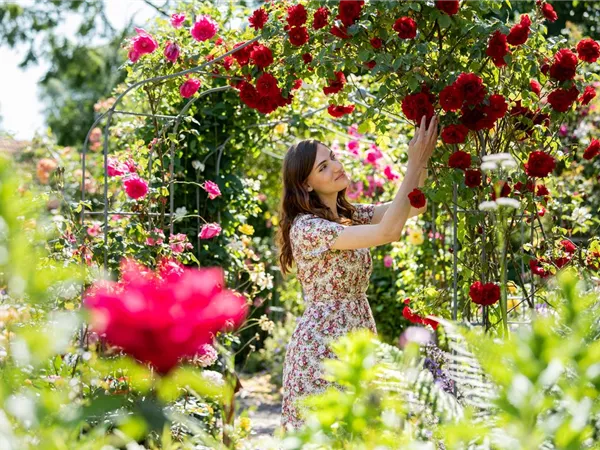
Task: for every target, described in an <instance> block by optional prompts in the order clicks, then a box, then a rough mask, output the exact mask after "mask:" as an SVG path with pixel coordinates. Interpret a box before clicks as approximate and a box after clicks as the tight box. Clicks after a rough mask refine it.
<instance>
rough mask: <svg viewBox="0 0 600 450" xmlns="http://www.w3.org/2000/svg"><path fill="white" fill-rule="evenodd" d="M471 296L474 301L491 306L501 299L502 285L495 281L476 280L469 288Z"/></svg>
mask: <svg viewBox="0 0 600 450" xmlns="http://www.w3.org/2000/svg"><path fill="white" fill-rule="evenodd" d="M469 297H471V300H472V301H473V303H476V304H478V305H483V306H490V305H493V304H494V303H496V302H497V301H498V300H499V299H500V286H498V285H497V284H495V283H485V284H483V283H482V282H481V281H475V282H474V283H473V284H471V287H470V288H469Z"/></svg>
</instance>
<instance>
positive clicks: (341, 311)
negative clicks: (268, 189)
mask: <svg viewBox="0 0 600 450" xmlns="http://www.w3.org/2000/svg"><path fill="white" fill-rule="evenodd" d="M354 206H355V207H356V208H357V211H356V213H355V216H354V219H355V220H356V221H357V222H359V223H360V224H369V223H371V220H372V219H373V213H374V209H375V206H374V205H362V204H354ZM344 228H345V226H344V225H341V224H338V223H336V222H331V221H329V220H325V219H321V218H320V217H317V216H315V215H313V214H301V215H299V216H297V217H296V218H295V219H294V222H293V224H292V227H291V229H290V241H291V245H292V254H293V257H294V261H295V262H296V267H297V276H298V280H299V281H300V284H301V285H302V291H303V298H304V301H305V303H306V308H305V311H304V314H303V315H302V316H301V317H300V318H299V319H298V323H297V325H296V329H295V330H294V333H293V335H292V338H291V340H290V343H289V345H288V347H287V353H286V356H285V361H284V368H283V405H282V417H281V424H282V426H284V427H286V428H299V427H300V426H302V424H303V423H304V419H303V415H302V412H301V407H300V405H298V404H297V401H298V400H299V399H301V398H302V397H305V396H307V395H311V394H316V393H319V392H323V391H325V390H326V389H327V388H328V387H329V386H331V385H333V384H332V383H331V382H328V381H326V380H324V379H322V378H321V376H322V375H323V369H322V364H321V363H322V361H323V360H324V359H329V358H334V354H333V352H332V351H331V350H330V349H329V343H330V342H331V341H334V340H336V339H337V338H339V337H341V336H343V335H344V334H346V333H348V332H350V331H352V330H355V329H359V328H367V329H369V330H371V331H373V332H374V333H377V330H376V328H375V321H374V320H373V314H372V312H371V308H370V306H369V302H368V300H367V296H366V291H367V287H368V285H369V277H370V275H371V272H372V270H373V265H372V261H371V253H370V250H369V249H368V248H361V249H356V250H331V246H332V244H333V243H334V242H335V239H336V238H337V237H338V236H339V234H340V233H341V232H342V230H343V229H344ZM336 387H337V386H336Z"/></svg>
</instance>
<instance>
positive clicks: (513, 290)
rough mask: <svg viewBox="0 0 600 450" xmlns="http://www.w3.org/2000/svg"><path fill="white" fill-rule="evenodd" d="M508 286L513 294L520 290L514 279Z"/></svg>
mask: <svg viewBox="0 0 600 450" xmlns="http://www.w3.org/2000/svg"><path fill="white" fill-rule="evenodd" d="M506 288H507V289H508V293H509V294H511V295H515V294H516V293H517V291H518V288H517V285H516V284H515V283H514V282H513V281H509V282H508V284H507V286H506Z"/></svg>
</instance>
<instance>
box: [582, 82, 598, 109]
mask: <svg viewBox="0 0 600 450" xmlns="http://www.w3.org/2000/svg"><path fill="white" fill-rule="evenodd" d="M594 97H596V90H595V89H594V88H593V87H592V86H586V87H585V91H583V94H582V95H581V97H579V98H578V99H577V101H579V102H580V103H581V104H582V105H587V104H588V103H589V102H591V101H592V99H593V98H594Z"/></svg>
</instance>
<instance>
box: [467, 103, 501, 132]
mask: <svg viewBox="0 0 600 450" xmlns="http://www.w3.org/2000/svg"><path fill="white" fill-rule="evenodd" d="M461 112H462V115H461V117H460V121H461V122H462V123H463V125H465V126H466V127H467V128H468V129H469V130H473V131H479V130H483V129H484V128H488V127H489V122H490V121H491V122H492V126H493V120H491V118H489V117H488V116H487V115H486V113H485V109H484V107H483V106H480V105H478V106H476V107H474V108H472V109H471V108H469V106H468V105H464V106H463V107H462V109H461Z"/></svg>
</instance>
